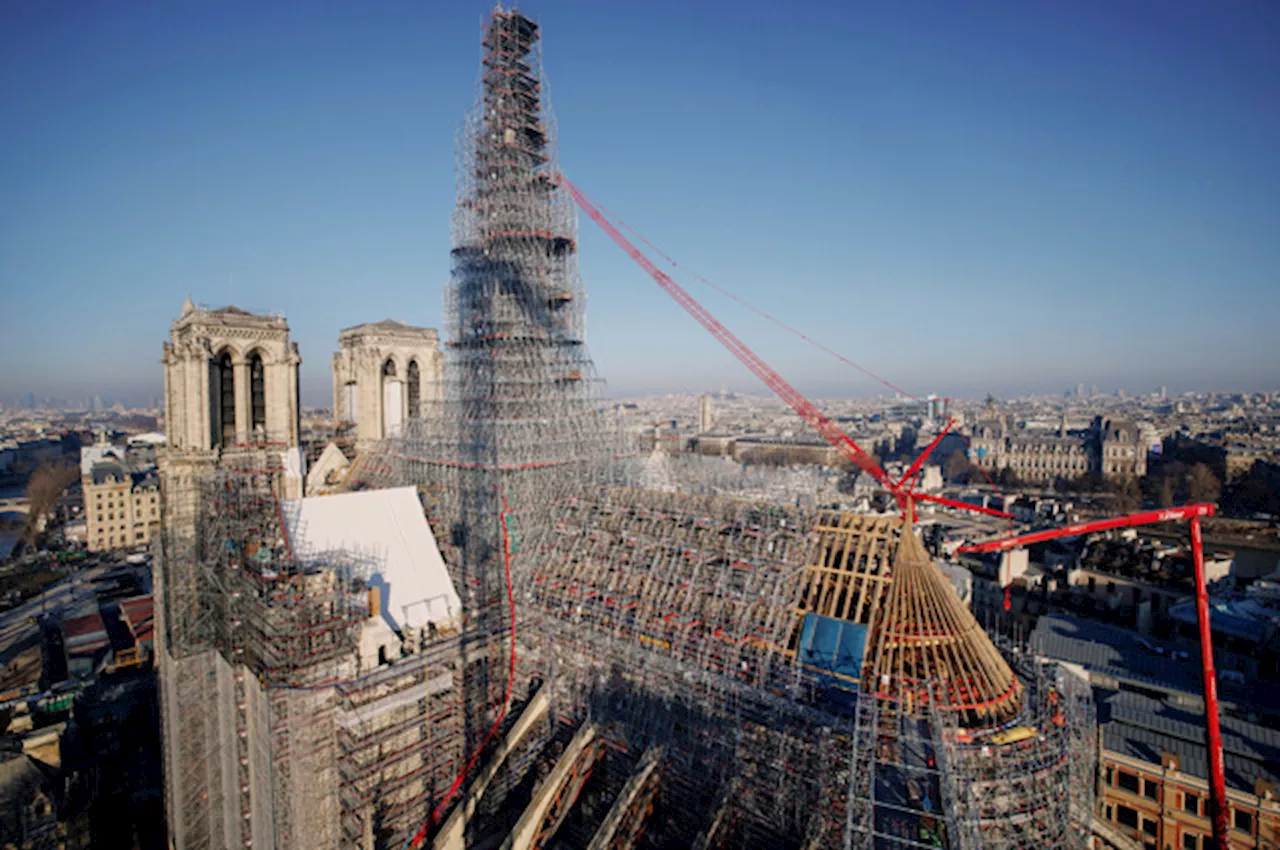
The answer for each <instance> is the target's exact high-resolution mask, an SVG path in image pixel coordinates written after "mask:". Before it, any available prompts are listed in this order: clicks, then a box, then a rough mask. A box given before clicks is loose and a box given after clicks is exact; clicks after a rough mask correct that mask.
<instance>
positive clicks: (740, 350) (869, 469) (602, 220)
mask: <svg viewBox="0 0 1280 850" xmlns="http://www.w3.org/2000/svg"><path fill="white" fill-rule="evenodd" d="M554 179H555V181H556V182H557V183H559V184H560V185H561V186H563V187H564V188H565V190H566V191H567V192H568V193H569V194H570V195H571V196H572V197H573V200H574V201H575V202H576V203H577V204H578V206H579V207H580V208H581V209H582V211H583V212H585V213H586V214H587V215H588V216H590V217H591V220H592V221H594V222H595V223H596V224H598V225H599V226H600V229H602V230H603V231H604V232H605V233H606V234H608V236H609V238H610V239H612V240H613V241H614V242H615V243H616V244H617V246H618V247H619V248H621V249H622V250H623V251H625V252H626V253H627V256H629V257H631V259H632V260H634V261H635V262H636V263H637V264H638V265H639V266H640V267H641V268H643V269H644V270H645V271H646V272H648V273H649V276H650V277H652V278H653V279H654V281H655V282H656V283H657V284H658V285H659V286H661V287H662V288H663V289H664V290H665V291H666V293H667V294H668V295H670V296H671V297H672V299H674V300H675V302H676V303H677V304H679V305H680V306H681V307H683V308H684V310H685V312H686V313H688V314H689V315H690V316H692V317H693V318H694V319H696V320H697V322H698V323H699V324H700V325H702V327H703V328H705V329H706V330H707V332H708V333H710V334H711V335H712V336H714V337H715V338H716V339H717V340H719V341H720V343H721V344H722V345H723V346H724V347H725V348H727V349H729V351H730V352H731V353H732V354H733V355H734V356H735V357H737V358H738V360H740V361H741V362H742V364H743V365H744V366H746V367H747V368H748V369H750V370H751V372H752V374H754V375H755V376H756V377H757V378H759V379H760V380H761V381H763V382H764V383H765V385H766V386H767V387H769V389H771V390H773V392H774V393H776V394H777V396H778V397H779V398H781V399H782V400H783V401H785V402H786V403H787V404H788V405H790V406H791V409H792V410H794V411H795V412H796V413H798V414H799V415H800V417H801V418H802V419H804V420H805V421H806V422H808V423H809V424H810V425H812V426H813V428H814V430H816V431H817V432H818V433H819V434H821V435H822V437H823V438H824V439H825V440H826V441H827V442H829V443H831V445H833V446H835V447H836V449H837V450H839V452H840V453H841V454H842V455H844V456H845V457H846V458H848V459H849V460H851V461H852V462H853V463H855V464H856V465H857V466H858V468H859V469H861V470H862V471H863V472H866V473H867V474H868V475H870V476H871V477H872V478H874V479H875V480H876V482H877V483H879V484H880V485H881V486H883V487H885V488H886V489H888V490H890V491H891V492H894V493H895V494H896V493H897V489H896V488H895V487H894V484H893V480H892V479H891V478H889V475H888V473H886V472H885V471H884V470H883V469H881V468H880V466H879V464H877V463H876V462H875V461H874V460H872V459H871V456H870V455H868V454H867V453H866V452H865V451H863V450H862V448H861V447H860V446H859V445H858V444H857V443H855V442H854V441H853V440H852V439H851V438H850V437H849V435H848V434H846V433H844V431H842V430H841V429H840V428H839V427H838V426H837V425H836V424H835V423H834V422H832V421H831V419H830V418H829V417H828V416H827V415H826V414H824V413H823V412H822V411H820V410H818V408H817V407H815V406H814V405H813V403H812V402H810V401H809V400H808V399H807V398H805V397H804V396H802V395H801V394H800V392H799V391H798V390H796V388H795V387H793V386H791V384H789V383H788V382H787V380H786V379H785V378H783V377H782V376H781V375H779V374H778V373H777V372H775V371H774V370H773V369H772V368H770V366H769V364H767V363H765V362H764V361H763V360H761V359H760V357H759V356H758V355H757V354H756V353H755V352H754V351H752V350H751V349H750V348H748V347H747V345H746V344H745V343H744V342H742V340H740V339H738V338H737V337H736V336H734V334H733V332H732V331H730V330H729V329H728V328H726V327H725V326H724V325H722V324H721V323H720V322H719V320H717V319H716V317H715V316H713V315H711V313H710V312H708V311H707V309H706V308H705V307H703V306H702V305H701V304H700V303H698V301H697V300H695V299H694V297H693V296H692V295H690V294H689V293H688V292H686V291H685V290H684V288H683V287H682V286H680V284H678V283H676V282H675V281H674V280H672V279H671V277H670V276H669V275H668V274H667V273H666V272H664V271H663V270H662V269H660V268H658V267H657V266H656V265H654V263H653V261H652V260H650V259H649V258H648V257H647V256H645V254H644V253H643V252H642V251H640V249H638V248H637V247H636V246H635V245H633V244H631V242H630V240H628V239H627V237H625V236H623V235H622V233H621V232H620V231H619V230H618V228H616V227H614V225H613V222H611V221H610V220H609V219H608V218H606V217H605V216H604V215H603V214H602V213H601V212H600V210H598V209H596V207H595V205H594V204H592V203H591V201H589V200H587V198H586V196H585V195H583V194H582V192H581V190H579V189H578V187H577V186H575V185H573V183H571V182H570V181H569V178H567V177H565V176H564V175H563V174H560V173H557V174H556V175H555V178H554Z"/></svg>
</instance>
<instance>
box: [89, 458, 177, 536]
mask: <svg viewBox="0 0 1280 850" xmlns="http://www.w3.org/2000/svg"><path fill="white" fill-rule="evenodd" d="M81 484H82V486H83V489H84V513H85V527H86V530H87V541H86V542H87V544H88V548H89V551H90V552H103V551H107V550H109V549H122V548H126V547H130V546H145V545H146V544H148V543H150V542H151V539H152V536H153V535H154V534H155V533H156V532H158V531H159V529H160V479H159V478H158V477H157V476H156V474H155V470H154V469H150V470H141V469H135V468H133V467H132V466H131V465H129V464H128V463H127V462H125V461H107V462H103V463H98V464H95V465H94V466H93V469H92V470H91V471H90V473H89V474H88V475H86V476H84V477H83V478H82V480H81Z"/></svg>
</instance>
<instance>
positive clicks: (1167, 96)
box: [0, 0, 1280, 404]
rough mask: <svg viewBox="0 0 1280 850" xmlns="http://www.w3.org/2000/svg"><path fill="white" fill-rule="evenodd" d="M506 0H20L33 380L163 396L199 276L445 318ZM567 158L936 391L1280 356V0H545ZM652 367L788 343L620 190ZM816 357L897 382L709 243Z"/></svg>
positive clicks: (1132, 374)
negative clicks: (165, 355) (467, 131)
mask: <svg viewBox="0 0 1280 850" xmlns="http://www.w3.org/2000/svg"><path fill="white" fill-rule="evenodd" d="M487 8H488V4H487V3H482V2H447V3H445V2H426V0H417V2H407V1H406V2H402V0H376V2H359V3H358V2H355V0H347V2H326V3H319V2H315V3H313V2H305V3H304V2H284V0H278V2H271V3H248V2H219V3H211V2H179V3H132V2H95V3H88V2H85V3H75V2H68V3H50V2H44V0H9V2H5V3H0V288H2V294H3V302H2V303H3V307H0V364H3V369H0V400H5V401H12V400H15V399H16V398H17V397H18V396H20V395H25V393H26V392H27V391H28V390H33V391H35V392H36V393H37V394H39V395H55V396H75V397H83V396H86V395H89V394H91V393H92V392H94V391H98V392H101V394H103V395H104V396H107V397H125V398H126V399H134V400H137V399H143V398H149V397H150V396H153V395H158V394H159V391H160V366H159V364H158V359H159V355H160V345H161V343H162V341H163V340H164V339H165V337H166V335H167V329H168V325H169V323H170V322H171V321H172V320H173V318H175V317H176V315H177V312H178V309H179V307H180V305H181V303H182V300H183V298H184V297H185V295H186V294H187V292H188V291H189V292H191V294H192V296H193V297H194V298H195V299H196V300H197V301H200V302H205V303H210V304H226V303H236V304H238V305H241V306H243V307H246V308H249V309H254V310H279V311H282V312H283V313H285V315H286V316H287V317H288V319H289V322H290V326H291V328H292V330H293V334H294V337H295V338H296V339H297V341H298V343H299V346H300V348H301V350H302V355H303V361H304V362H303V367H302V368H303V394H304V402H305V403H322V404H323V403H328V401H329V400H330V399H329V393H330V390H329V387H330V384H329V365H328V364H329V360H330V356H331V353H332V351H333V350H334V348H335V346H336V341H337V334H338V331H339V329H341V328H343V327H347V326H349V325H352V324H357V323H359V322H363V321H371V320H377V319H382V318H387V317H391V318H396V319H400V320H403V321H408V322H411V323H417V324H425V325H430V326H439V324H440V321H441V292H442V288H443V286H444V284H445V283H446V281H447V279H448V274H449V253H448V251H449V231H448V227H449V212H450V210H451V208H452V204H453V162H454V155H453V140H454V133H455V130H456V127H457V125H458V122H459V120H460V118H461V117H462V115H463V113H464V112H465V111H466V109H467V108H468V107H469V105H470V103H471V101H472V98H473V95H474V91H475V82H476V78H477V69H478V63H479V46H478V40H479V37H480V25H481V21H482V19H483V18H484V16H485V12H486V10H487ZM522 8H523V11H525V12H526V14H530V15H531V16H534V17H536V18H537V19H538V20H539V21H540V22H541V23H542V25H543V30H544V35H545V69H546V74H547V79H548V82H549V88H550V92H551V99H552V102H553V105H554V108H555V112H556V115H557V118H558V122H559V128H560V134H561V138H560V156H561V163H562V166H563V168H564V170H565V172H566V173H567V174H568V175H569V176H570V177H571V178H573V179H574V180H575V182H577V183H578V184H579V185H580V186H582V187H583V188H584V189H585V190H586V191H587V192H588V193H589V194H591V195H592V196H593V197H594V198H596V199H597V200H599V201H600V202H601V203H603V204H605V205H606V206H607V207H609V208H610V209H611V210H612V211H613V212H615V213H617V214H618V215H620V216H621V217H622V218H624V219H625V220H627V221H628V222H629V223H630V224H632V225H633V226H635V227H636V228H637V229H639V230H640V231H641V232H643V233H644V234H645V235H646V236H648V237H649V238H650V239H652V240H653V241H654V242H655V243H657V244H658V245H660V246H662V247H663V248H664V249H665V250H666V251H667V252H668V253H670V254H672V255H673V256H674V257H676V258H677V259H679V260H680V261H681V262H682V263H683V264H684V265H685V266H687V267H688V268H691V269H694V270H696V271H698V272H701V273H702V274H705V275H706V276H708V277H710V278H712V279H714V280H716V281H717V282H719V283H720V284H722V285H724V286H726V287H728V288H730V289H733V290H734V291H737V292H738V293H740V294H741V295H743V296H745V297H746V298H748V299H750V300H751V301H753V302H754V303H756V304H757V305H759V306H760V307H762V308H764V309H766V310H769V311H771V312H773V313H775V314H776V315H778V316H779V317H780V318H783V319H784V320H786V321H788V322H790V323H791V324H793V325H796V326H798V327H801V328H803V329H804V330H806V331H807V332H809V333H810V334H811V335H813V336H815V337H817V338H819V339H822V340H823V341H825V342H826V343H827V344H829V345H831V346H832V347H834V348H837V349H838V350H840V351H842V352H843V353H845V354H846V355H848V356H850V357H851V358H853V359H855V360H857V361H859V362H861V363H863V364H864V365H866V366H867V367H869V368H871V369H873V370H878V371H880V372H881V373H882V374H884V375H886V376H887V377H889V378H890V379H891V380H894V381H895V382H896V383H898V384H900V385H902V386H905V387H907V388H908V389H911V390H914V391H918V392H928V391H937V392H940V393H948V394H951V395H966V394H968V395H978V394H981V393H983V392H986V391H987V390H992V391H995V392H997V393H1000V394H1012V393H1016V392H1023V391H1029V390H1061V389H1065V388H1067V387H1074V386H1075V384H1076V383H1077V382H1084V383H1085V384H1086V385H1089V384H1097V385H1099V387H1100V388H1102V389H1104V390H1111V389H1114V388H1115V387H1117V386H1123V387H1125V388H1126V389H1127V390H1128V391H1129V392H1131V393H1133V392H1141V391H1149V390H1150V389H1152V388H1153V387H1155V386H1156V385H1158V384H1167V385H1168V386H1169V388H1170V390H1178V389H1184V388H1186V389H1191V388H1203V389H1232V388H1237V389H1266V388H1274V387H1276V386H1277V385H1280V380H1278V378H1280V342H1278V341H1277V337H1276V323H1277V318H1280V280H1278V279H1277V270H1278V269H1280V155H1277V151H1280V109H1278V108H1277V104H1280V5H1277V4H1275V3H1272V2H1266V0H1238V2H1237V1H1236V0H1232V2H1225V3H1210V2H1205V0H1188V2H1179V1H1178V0H1073V2H1061V3H1059V2H1046V3H1027V2H1025V0H1008V2H982V0H977V2H966V3H955V2H953V0H937V2H929V1H928V0H919V2H910V3H877V4H869V3H866V4H864V3H848V4H845V3H826V4H817V3H811V4H807V3H799V2H796V3H775V2H763V0H735V2H732V3H728V2H724V3H721V2H710V0H707V2H696V3H695V2H688V0H683V2H677V0H653V2H644V3H629V4H621V3H613V2H591V3H588V2H568V0H545V2H538V3H529V4H526V5H524V6H523V7H522ZM581 268H582V273H583V277H584V282H585V284H586V286H587V289H588V291H589V293H590V299H589V305H588V317H589V318H588V341H589V345H590V348H591V351H592V353H593V355H594V357H595V360H596V363H597V366H598V368H599V370H600V372H601V374H602V375H603V376H604V377H605V378H606V379H607V380H608V381H609V386H610V388H611V389H612V391H613V392H615V393H632V392H639V391H651V390H659V389H668V388H669V389H681V388H690V389H701V388H710V387H718V386H720V385H721V384H727V385H729V386H731V387H736V388H739V389H744V390H755V389H758V388H759V385H758V384H756V383H755V381H754V379H753V378H752V377H751V376H750V375H749V374H748V373H747V372H746V370H745V369H743V368H742V367H741V366H739V365H738V364H737V362H736V361H734V360H733V359H732V357H731V356H730V355H728V354H727V353H725V352H724V351H722V350H721V349H720V348H719V347H718V345H717V344H716V343H715V342H714V341H712V340H711V339H710V338H709V337H708V336H707V335H706V334H705V333H704V332H703V331H702V330H701V329H700V328H699V327H698V326H697V325H696V324H694V322H693V321H692V320H691V319H689V318H688V317H687V316H686V315H685V314H684V313H682V312H681V311H680V310H679V308H678V307H676V306H675V304H674V303H673V302H671V301H670V300H669V299H668V298H667V297H666V296H665V295H664V294H662V293H661V291H659V290H658V289H657V288H656V287H655V285H654V284H653V283H652V282H651V281H650V280H649V279H648V278H647V277H646V276H645V275H644V273H643V272H642V271H640V270H639V269H638V268H637V267H635V266H634V265H632V264H631V263H630V261H629V260H628V259H627V258H626V257H625V256H624V255H623V254H622V253H621V252H620V251H619V250H618V249H617V248H616V247H615V246H614V245H612V243H610V242H608V241H607V239H606V238H605V237H604V236H603V235H602V234H601V233H599V232H598V231H597V230H595V229H594V225H592V224H591V223H590V222H589V221H585V220H584V222H583V224H582V238H581ZM689 286H690V288H691V290H692V291H693V292H694V294H695V295H696V296H697V297H699V298H702V299H703V300H704V303H706V304H707V305H708V306H709V307H710V308H711V309H712V310H713V311H714V312H715V313H716V314H717V315H718V316H720V317H721V318H722V319H723V320H724V321H725V322H726V323H727V324H728V325H729V326H730V327H732V328H733V329H734V330H736V331H737V332H738V333H739V334H740V336H742V337H743V338H744V339H745V340H746V341H748V342H749V343H750V344H752V345H753V346H754V347H756V348H757V350H758V351H759V352H760V353H761V354H762V355H763V356H764V357H765V358H766V359H767V360H768V361H769V362H771V363H772V364H773V365H774V366H775V367H776V368H778V369H779V370H780V371H782V372H783V373H784V374H785V375H787V376H789V377H790V378H792V379H793V381H794V382H795V383H796V384H797V385H798V386H799V387H800V388H801V389H802V390H804V391H807V392H812V393H816V394H823V395H829V394H841V395H866V394H874V393H876V392H877V391H878V390H880V387H879V385H877V384H875V383H873V382H871V381H869V380H868V379H866V378H865V377H862V376H860V375H859V374H857V373H856V372H853V371H852V370H850V369H848V367H845V366H842V365H841V364H839V363H838V362H836V361H834V360H831V359H830V358H828V357H827V356H826V355H823V354H821V353H819V352H816V351H814V350H812V349H810V348H808V347H807V346H805V345H804V344H803V343H801V342H799V341H798V340H795V339H794V338H791V337H789V336H786V335H785V334H782V333H780V332H779V331H777V330H776V329H775V328H773V327H772V326H770V325H768V324H767V323H764V322H762V321H761V320H759V319H758V318H757V317H755V316H753V315H752V314H751V313H749V312H746V311H744V310H743V309H742V308H741V307H738V306H737V305H735V304H733V303H732V302H729V301H726V300H725V299H724V298H723V297H722V296H719V295H716V294H715V293H713V292H710V291H707V290H705V289H699V288H698V286H699V285H698V284H697V283H696V282H692V281H690V282H689Z"/></svg>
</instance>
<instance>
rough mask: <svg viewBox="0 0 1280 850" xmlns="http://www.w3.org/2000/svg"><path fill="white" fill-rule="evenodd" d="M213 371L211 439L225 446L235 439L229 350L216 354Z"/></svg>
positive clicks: (233, 399)
mask: <svg viewBox="0 0 1280 850" xmlns="http://www.w3.org/2000/svg"><path fill="white" fill-rule="evenodd" d="M213 372H214V377H215V378H216V381H215V384H214V387H213V398H212V399H211V401H212V402H213V404H212V407H213V424H214V433H213V439H214V443H215V444H216V445H220V446H223V447H226V446H230V445H231V444H232V443H234V442H235V441H236V371H235V367H234V366H233V365H231V352H229V351H224V352H222V354H220V355H218V359H217V360H216V361H215V362H214V367H213Z"/></svg>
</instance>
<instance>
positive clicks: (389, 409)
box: [382, 358, 404, 437]
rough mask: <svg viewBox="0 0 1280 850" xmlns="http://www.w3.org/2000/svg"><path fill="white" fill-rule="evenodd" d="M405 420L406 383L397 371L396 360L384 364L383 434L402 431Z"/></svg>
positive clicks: (389, 435)
mask: <svg viewBox="0 0 1280 850" xmlns="http://www.w3.org/2000/svg"><path fill="white" fill-rule="evenodd" d="M403 422H404V384H403V382H402V381H401V380H400V378H399V376H398V375H397V373H396V364H395V361H394V360H392V359H390V358H388V359H387V361H386V362H385V363H383V364H382V436H383V437H393V436H395V435H397V434H399V433H400V426H401V424H402V423H403Z"/></svg>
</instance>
